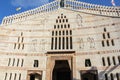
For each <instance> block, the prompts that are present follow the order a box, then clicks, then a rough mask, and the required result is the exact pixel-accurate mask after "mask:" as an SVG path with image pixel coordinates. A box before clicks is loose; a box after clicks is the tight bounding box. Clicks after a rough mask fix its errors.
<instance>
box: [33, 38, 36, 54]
mask: <svg viewBox="0 0 120 80" xmlns="http://www.w3.org/2000/svg"><path fill="white" fill-rule="evenodd" d="M32 46H33V48H32V49H33V51H34V52H36V51H37V39H34V40H32Z"/></svg>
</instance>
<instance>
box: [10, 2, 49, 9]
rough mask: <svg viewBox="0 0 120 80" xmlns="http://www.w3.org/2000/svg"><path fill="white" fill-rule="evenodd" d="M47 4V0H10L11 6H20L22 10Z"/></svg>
mask: <svg viewBox="0 0 120 80" xmlns="http://www.w3.org/2000/svg"><path fill="white" fill-rule="evenodd" d="M48 2H49V0H12V5H13V6H20V7H23V8H28V7H37V6H41V5H43V4H46V3H48Z"/></svg>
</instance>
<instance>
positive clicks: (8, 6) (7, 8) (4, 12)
mask: <svg viewBox="0 0 120 80" xmlns="http://www.w3.org/2000/svg"><path fill="white" fill-rule="evenodd" d="M51 1H53V0H1V1H0V23H1V22H2V19H3V18H4V17H5V16H9V15H13V14H17V13H20V12H23V11H27V10H30V9H34V8H36V7H39V6H41V5H44V4H47V3H49V2H51ZM79 1H82V2H88V3H92V4H99V5H105V6H112V4H111V0H79ZM114 2H115V4H116V6H120V0H114ZM18 7H21V10H19V11H16V9H17V8H18Z"/></svg>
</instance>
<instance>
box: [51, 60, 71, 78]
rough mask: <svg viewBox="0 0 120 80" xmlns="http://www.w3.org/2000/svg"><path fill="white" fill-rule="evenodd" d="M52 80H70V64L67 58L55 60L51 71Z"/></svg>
mask: <svg viewBox="0 0 120 80" xmlns="http://www.w3.org/2000/svg"><path fill="white" fill-rule="evenodd" d="M52 80H72V75H71V69H70V64H69V62H68V60H55V66H54V68H53V72H52Z"/></svg>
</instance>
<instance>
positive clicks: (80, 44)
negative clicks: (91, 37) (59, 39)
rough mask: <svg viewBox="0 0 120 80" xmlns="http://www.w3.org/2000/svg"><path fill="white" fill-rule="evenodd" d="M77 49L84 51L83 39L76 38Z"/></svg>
mask: <svg viewBox="0 0 120 80" xmlns="http://www.w3.org/2000/svg"><path fill="white" fill-rule="evenodd" d="M78 44H79V49H84V41H83V38H78Z"/></svg>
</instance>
